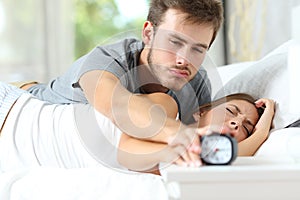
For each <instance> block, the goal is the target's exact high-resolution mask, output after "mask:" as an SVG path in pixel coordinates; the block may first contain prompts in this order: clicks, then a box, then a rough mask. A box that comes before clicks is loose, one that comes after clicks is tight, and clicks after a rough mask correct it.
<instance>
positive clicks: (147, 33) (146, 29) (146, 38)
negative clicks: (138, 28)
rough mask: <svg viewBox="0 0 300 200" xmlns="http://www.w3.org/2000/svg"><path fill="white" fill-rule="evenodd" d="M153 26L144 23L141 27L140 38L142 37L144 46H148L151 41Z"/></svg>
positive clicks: (147, 22) (149, 23)
mask: <svg viewBox="0 0 300 200" xmlns="http://www.w3.org/2000/svg"><path fill="white" fill-rule="evenodd" d="M153 34H154V30H153V25H152V23H151V22H149V21H146V22H145V23H144V26H143V31H142V37H143V42H144V43H145V45H150V44H151V41H152V39H153Z"/></svg>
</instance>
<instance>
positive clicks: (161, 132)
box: [23, 0, 223, 152]
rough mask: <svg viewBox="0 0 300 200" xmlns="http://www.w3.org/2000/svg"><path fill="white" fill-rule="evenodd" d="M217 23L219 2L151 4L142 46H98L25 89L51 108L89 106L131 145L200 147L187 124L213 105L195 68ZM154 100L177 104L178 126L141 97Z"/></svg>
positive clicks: (125, 42) (158, 0) (134, 43)
mask: <svg viewBox="0 0 300 200" xmlns="http://www.w3.org/2000/svg"><path fill="white" fill-rule="evenodd" d="M222 21H223V8H222V4H221V2H220V1H218V0H195V1H189V0H177V1H174V0H164V1H162V0H152V1H151V5H150V9H149V13H148V18H147V21H146V22H145V23H144V26H143V30H142V41H138V40H136V39H130V38H129V39H124V40H122V41H119V42H117V43H115V44H110V45H106V46H98V47H96V48H95V49H94V50H92V51H91V52H90V53H89V54H87V55H85V56H83V57H81V58H80V59H78V60H77V61H76V62H75V63H74V64H73V66H72V67H71V68H70V70H69V71H68V72H67V73H66V74H64V75H63V76H61V77H58V78H56V79H54V80H52V81H51V82H50V83H49V84H48V85H45V84H35V85H33V86H32V85H27V86H25V87H23V89H28V91H29V92H31V93H32V94H34V95H36V96H37V97H38V98H40V99H42V100H46V101H49V102H52V103H79V102H80V103H90V104H91V105H93V106H94V107H95V109H96V110H98V111H99V112H101V113H102V114H103V115H105V116H106V117H108V118H110V120H112V121H113V122H114V123H115V124H116V125H117V126H118V127H119V128H120V129H121V130H122V131H123V132H125V133H127V134H128V135H130V136H132V137H136V138H143V139H146V140H150V141H151V140H152V141H159V142H163V143H168V144H170V145H178V144H179V145H182V146H184V147H190V145H191V143H192V141H194V143H193V144H194V145H195V144H196V145H198V143H199V140H198V139H196V140H194V138H195V133H196V132H197V129H196V128H193V127H191V126H187V125H186V124H191V123H193V122H194V121H193V116H192V112H193V111H194V110H195V108H197V107H198V106H199V105H202V104H204V103H207V102H209V101H210V100H211V99H210V82H209V80H208V78H207V74H206V71H205V70H204V69H202V68H201V64H202V62H203V60H204V58H205V55H206V52H207V50H208V49H209V47H210V46H211V44H212V43H213V41H214V39H215V37H216V35H217V32H218V30H219V28H220V26H221V24H222ZM154 92H163V93H167V94H169V95H170V96H172V97H173V98H174V99H175V100H176V101H177V104H178V110H179V119H180V121H179V120H174V119H171V118H168V117H167V115H166V114H165V112H164V110H163V109H162V108H161V107H160V106H155V104H154V103H153V102H151V101H149V99H146V98H144V97H143V96H142V95H139V94H141V93H154ZM197 152H198V151H197Z"/></svg>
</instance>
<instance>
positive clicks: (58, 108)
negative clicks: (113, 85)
mask: <svg viewBox="0 0 300 200" xmlns="http://www.w3.org/2000/svg"><path fill="white" fill-rule="evenodd" d="M145 98H149V99H150V100H151V101H153V102H155V103H157V105H158V106H162V107H163V108H164V109H165V111H166V114H167V115H169V116H173V117H176V114H177V104H176V102H175V101H174V100H173V99H172V98H171V97H170V96H168V95H166V94H163V93H156V94H151V95H146V96H145ZM235 98H236V97H234V96H232V99H231V100H230V101H229V102H228V103H230V102H231V103H232V102H233V103H232V105H231V106H233V108H235V107H234V106H239V107H238V108H239V110H236V111H234V110H231V111H230V112H229V110H228V109H227V108H226V109H225V111H226V110H227V111H226V112H229V113H230V114H232V116H234V115H237V116H238V117H240V115H241V116H243V117H245V118H243V119H247V120H246V121H247V123H248V122H249V121H250V122H251V125H254V124H256V122H257V120H258V114H257V110H256V106H257V107H260V106H262V105H265V107H266V108H265V111H264V114H263V116H262V117H261V119H260V120H259V122H258V123H257V124H256V126H255V128H253V127H252V129H253V130H254V133H253V134H252V135H251V137H249V138H247V139H246V140H243V139H245V138H243V137H240V136H239V135H240V134H239V133H240V132H239V131H240V129H236V132H234V131H231V130H229V129H226V126H223V124H225V123H223V121H222V120H221V121H220V120H219V121H218V120H217V121H214V119H215V118H214V117H212V116H214V114H213V112H214V111H218V110H221V109H219V108H221V107H222V106H223V105H227V104H228V103H225V102H224V101H223V102H222V101H221V100H219V101H216V103H213V104H212V105H211V106H210V107H211V108H210V109H208V107H207V106H205V107H203V109H200V114H199V116H198V117H200V119H201V120H198V121H199V124H194V125H193V126H197V125H199V126H200V127H201V128H200V130H201V131H202V135H204V134H206V132H207V130H208V129H209V128H210V127H209V124H210V123H211V122H213V123H214V125H218V126H219V127H223V129H220V130H219V131H220V132H222V131H223V132H226V133H228V132H229V133H231V134H232V135H234V136H235V137H236V138H237V139H238V141H241V140H243V143H241V144H243V145H253V143H254V142H257V144H254V145H255V147H250V149H254V152H255V150H256V149H257V148H258V147H259V146H260V145H261V144H262V143H263V141H264V140H265V139H266V137H267V134H268V130H269V128H270V125H271V120H272V116H273V115H272V112H271V111H272V110H273V113H274V107H273V106H274V104H273V103H272V101H271V100H267V99H262V100H259V101H258V102H257V104H256V106H254V104H251V103H249V102H247V101H246V100H245V99H235ZM218 102H219V103H218ZM241 105H244V106H246V107H247V106H248V107H249V108H250V107H251V106H252V107H251V109H250V110H249V113H244V111H246V110H244V109H242V108H243V107H241ZM227 107H228V106H227ZM204 108H205V109H204ZM250 111H251V112H250ZM266 111H268V112H266ZM231 112H232V113H231ZM0 113H1V115H0V127H1V136H0V166H1V170H3V171H6V170H12V169H18V168H24V167H33V166H51V167H64V168H78V167H91V166H103V165H108V166H109V167H113V168H118V169H120V168H121V169H130V170H134V171H151V172H154V171H152V170H153V169H158V168H157V167H158V164H159V163H160V162H174V163H177V164H187V165H191V166H198V165H200V160H199V153H200V148H199V147H198V148H196V149H186V148H185V147H183V146H182V145H176V143H174V145H172V143H170V144H161V143H155V142H149V141H147V140H146V139H144V140H142V139H136V138H132V137H128V136H127V135H126V134H122V133H121V131H120V130H119V129H118V128H117V127H116V126H115V125H114V124H113V123H112V122H111V121H110V120H109V119H108V118H106V117H104V116H103V115H102V114H100V113H99V112H97V111H95V109H93V108H92V107H91V106H89V105H84V104H72V105H56V104H54V105H53V104H48V103H47V102H43V101H40V100H38V99H36V98H35V97H34V96H32V95H31V94H29V93H26V92H25V91H23V90H20V89H18V88H16V87H13V86H11V85H7V84H5V83H1V82H0ZM149 113H150V111H149ZM227 115H228V114H227ZM196 116H197V115H196ZM220 122H222V123H220ZM215 127H216V126H214V128H215ZM247 127H248V124H247ZM178 128H180V127H178ZM227 128H229V127H227ZM238 128H239V127H238ZM248 129H249V130H248V131H249V132H251V131H252V129H251V127H248ZM259 135H261V136H260V137H259ZM195 136H196V135H195ZM239 138H240V139H239ZM175 140H176V138H175ZM195 140H199V138H198V137H195ZM247 140H248V141H247ZM193 148H195V147H193ZM246 150H247V149H245V152H248V151H246ZM251 152H253V151H252V150H251ZM251 152H250V153H251ZM128 160H131V161H134V162H128ZM119 163H120V164H121V165H120V164H119Z"/></svg>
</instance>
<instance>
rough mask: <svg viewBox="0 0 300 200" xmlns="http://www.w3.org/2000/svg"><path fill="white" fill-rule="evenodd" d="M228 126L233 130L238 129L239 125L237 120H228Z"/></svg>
mask: <svg viewBox="0 0 300 200" xmlns="http://www.w3.org/2000/svg"><path fill="white" fill-rule="evenodd" d="M229 127H230V128H231V129H233V130H238V128H239V126H238V122H237V121H230V123H229Z"/></svg>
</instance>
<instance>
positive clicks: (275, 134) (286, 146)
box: [255, 128, 300, 162]
mask: <svg viewBox="0 0 300 200" xmlns="http://www.w3.org/2000/svg"><path fill="white" fill-rule="evenodd" d="M299 133H300V128H284V129H280V130H276V131H272V132H271V134H270V136H269V138H268V139H267V140H266V141H265V142H264V143H263V144H262V146H261V147H260V148H259V149H258V151H257V152H256V154H255V156H260V157H276V158H278V157H282V158H284V157H285V158H290V159H292V160H294V161H297V162H298V161H300V145H299V143H300V134H299Z"/></svg>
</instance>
